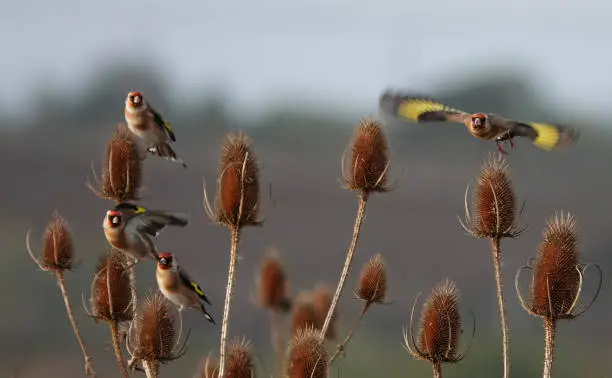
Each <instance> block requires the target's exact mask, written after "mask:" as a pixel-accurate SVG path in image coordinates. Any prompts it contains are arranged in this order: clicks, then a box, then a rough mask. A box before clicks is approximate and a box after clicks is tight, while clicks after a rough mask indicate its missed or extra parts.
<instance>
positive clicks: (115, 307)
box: [91, 248, 134, 322]
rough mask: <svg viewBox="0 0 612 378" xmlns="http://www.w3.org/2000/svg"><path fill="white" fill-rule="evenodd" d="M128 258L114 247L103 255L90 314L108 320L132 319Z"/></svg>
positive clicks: (98, 269)
mask: <svg viewBox="0 0 612 378" xmlns="http://www.w3.org/2000/svg"><path fill="white" fill-rule="evenodd" d="M127 263H128V262H127V259H126V257H125V254H124V253H122V252H121V251H119V250H117V249H115V248H112V249H111V250H110V251H109V252H108V253H106V254H104V255H103V256H101V257H100V259H99V262H98V266H97V267H96V274H95V276H94V281H93V284H92V300H91V306H92V309H91V314H92V316H93V317H95V318H96V319H98V320H103V321H106V322H124V321H125V322H129V321H131V320H132V319H133V318H134V312H133V309H132V281H131V279H130V274H129V271H128V268H127Z"/></svg>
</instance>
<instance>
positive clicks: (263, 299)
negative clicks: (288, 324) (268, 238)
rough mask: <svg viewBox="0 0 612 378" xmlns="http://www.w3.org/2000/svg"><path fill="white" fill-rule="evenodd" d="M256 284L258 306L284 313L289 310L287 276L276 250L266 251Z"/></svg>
mask: <svg viewBox="0 0 612 378" xmlns="http://www.w3.org/2000/svg"><path fill="white" fill-rule="evenodd" d="M256 284H257V287H258V289H259V305H260V306H262V307H264V308H268V309H270V310H273V311H280V312H284V313H285V312H288V311H289V310H290V309H291V299H290V298H289V296H288V293H287V292H288V288H287V286H288V284H287V275H286V273H285V269H284V268H283V265H282V263H281V261H280V256H279V252H278V250H277V249H276V248H270V249H269V250H268V251H267V253H266V257H265V258H264V260H263V261H262V263H261V267H260V269H259V274H258V280H257V282H256Z"/></svg>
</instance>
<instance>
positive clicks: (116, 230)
mask: <svg viewBox="0 0 612 378" xmlns="http://www.w3.org/2000/svg"><path fill="white" fill-rule="evenodd" d="M188 223H189V219H188V216H187V215H185V214H179V213H169V212H165V211H161V210H148V209H145V208H144V207H141V206H137V205H135V204H132V203H129V202H122V203H119V204H118V205H116V206H115V207H114V208H113V209H112V210H108V211H107V212H106V215H105V216H104V221H103V223H102V226H103V227H104V235H105V236H106V240H107V241H108V243H109V244H110V245H111V246H112V247H115V248H117V249H118V250H120V251H122V252H124V253H125V254H127V255H129V256H131V257H132V258H134V259H135V262H134V263H137V262H138V261H139V260H141V259H145V258H147V257H149V258H152V259H154V260H157V248H156V246H155V243H153V240H151V237H152V236H157V235H158V234H159V233H160V231H161V230H162V229H164V228H165V227H166V226H180V227H185V226H187V224H188Z"/></svg>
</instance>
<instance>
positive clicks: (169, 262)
mask: <svg viewBox="0 0 612 378" xmlns="http://www.w3.org/2000/svg"><path fill="white" fill-rule="evenodd" d="M155 276H156V278H157V285H158V286H159V290H160V291H161V292H162V294H163V295H164V296H165V297H166V298H168V300H169V301H170V302H172V303H174V304H175V305H176V306H178V310H179V312H182V311H183V309H185V308H192V309H197V310H201V311H202V312H203V313H204V316H205V317H206V319H208V321H209V322H211V323H212V324H216V323H215V320H214V319H213V318H212V316H210V314H209V313H208V311H206V307H204V303H207V304H209V305H211V306H212V304H211V303H210V301H209V300H208V298H207V297H206V294H204V291H203V290H202V289H201V288H200V285H198V283H197V282H195V281H194V280H193V279H192V278H191V277H190V276H189V275H188V274H187V272H185V270H184V269H182V268H181V267H180V266H179V263H178V259H177V258H176V257H175V256H174V255H172V254H171V253H160V254H159V255H158V257H157V272H156V274H155Z"/></svg>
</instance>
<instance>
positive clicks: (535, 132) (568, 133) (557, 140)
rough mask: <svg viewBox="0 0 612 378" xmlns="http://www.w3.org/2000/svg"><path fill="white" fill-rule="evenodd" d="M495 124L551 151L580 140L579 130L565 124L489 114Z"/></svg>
mask: <svg viewBox="0 0 612 378" xmlns="http://www.w3.org/2000/svg"><path fill="white" fill-rule="evenodd" d="M489 120H490V122H491V123H492V124H493V125H497V126H499V127H503V128H505V129H509V130H511V131H512V133H513V134H514V135H516V136H522V137H527V138H529V139H531V140H532V141H533V144H535V145H536V146H537V147H539V148H541V149H543V150H547V151H551V150H554V149H557V148H567V147H570V146H572V145H573V144H574V143H576V141H577V140H578V138H579V136H580V134H579V133H578V131H577V130H575V129H573V128H571V127H568V126H563V125H555V124H551V123H542V122H520V121H515V120H511V119H506V118H503V117H501V116H497V115H489Z"/></svg>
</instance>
